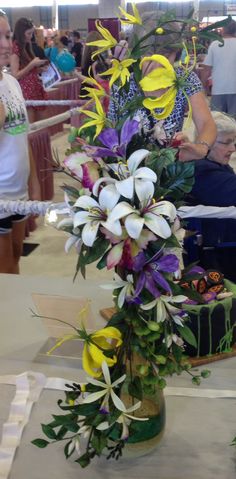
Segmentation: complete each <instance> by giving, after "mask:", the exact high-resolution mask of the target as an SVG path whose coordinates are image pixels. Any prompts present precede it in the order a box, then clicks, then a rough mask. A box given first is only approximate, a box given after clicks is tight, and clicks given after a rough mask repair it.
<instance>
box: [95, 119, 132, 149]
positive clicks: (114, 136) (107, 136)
mask: <svg viewBox="0 0 236 479" xmlns="http://www.w3.org/2000/svg"><path fill="white" fill-rule="evenodd" d="M138 129H139V123H138V121H136V120H130V119H128V120H126V121H125V122H124V124H123V126H122V129H121V132H120V138H119V133H118V131H117V130H116V129H115V128H106V129H105V130H103V131H102V133H100V135H99V136H98V139H99V140H100V141H101V143H103V145H105V147H106V148H102V147H101V148H100V147H97V148H96V151H95V154H96V156H97V157H100V158H104V157H107V156H112V157H114V158H116V157H117V156H120V157H121V158H123V157H124V156H125V153H126V148H127V145H128V143H129V142H130V140H131V139H132V137H133V136H134V135H135V133H137V132H138Z"/></svg>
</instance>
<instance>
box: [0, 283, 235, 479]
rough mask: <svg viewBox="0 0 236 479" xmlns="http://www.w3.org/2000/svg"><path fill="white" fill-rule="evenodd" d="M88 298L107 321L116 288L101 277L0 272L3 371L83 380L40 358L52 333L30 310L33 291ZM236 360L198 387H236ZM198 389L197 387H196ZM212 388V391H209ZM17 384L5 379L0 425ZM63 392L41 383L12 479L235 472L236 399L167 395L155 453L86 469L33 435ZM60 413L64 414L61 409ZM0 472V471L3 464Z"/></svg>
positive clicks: (216, 368)
mask: <svg viewBox="0 0 236 479" xmlns="http://www.w3.org/2000/svg"><path fill="white" fill-rule="evenodd" d="M32 292H37V293H44V294H57V295H67V296H70V297H76V296H78V295H79V296H81V297H84V296H86V297H91V298H92V309H93V311H94V315H95V322H96V325H97V326H99V325H101V326H102V325H103V322H102V319H101V318H100V316H99V314H98V309H99V308H102V307H106V306H111V295H110V293H109V292H108V291H107V290H103V289H100V288H99V283H98V282H97V281H89V282H86V281H84V280H83V279H82V278H79V279H78V280H76V282H75V283H74V284H73V283H72V279H70V278H53V279H51V278H45V277H24V276H17V275H4V274H1V275H0V313H1V337H0V375H3V374H19V373H21V372H23V371H27V370H33V371H37V372H42V373H44V374H46V375H47V376H55V377H56V376H60V377H63V378H65V379H66V380H70V379H71V380H75V381H76V380H83V377H84V376H83V373H82V371H81V370H80V367H79V366H77V367H76V366H75V367H74V366H73V365H72V366H69V365H68V364H66V363H65V364H64V365H62V364H60V365H59V364H58V363H57V362H56V361H55V363H52V362H51V363H48V364H47V363H46V362H44V363H43V362H40V361H39V360H38V359H37V358H38V351H39V349H40V348H41V346H42V344H44V342H45V341H46V340H47V338H48V334H47V331H46V330H45V329H44V327H43V325H42V323H41V322H40V321H39V320H38V319H35V318H32V317H31V313H30V310H29V308H32V307H34V306H33V302H32V298H31V293H32ZM235 367H236V359H235V358H233V359H228V360H224V361H219V362H217V363H215V364H212V365H211V366H210V369H211V371H212V374H211V377H210V378H209V379H207V380H204V381H203V382H202V385H201V386H200V388H197V387H194V389H195V390H196V391H197V393H198V392H199V391H200V392H202V394H205V393H207V390H208V389H215V390H222V389H224V390H225V389H230V390H235V389H236V380H235ZM168 386H171V387H175V386H181V387H182V388H186V389H183V390H182V391H186V393H188V392H189V388H191V387H192V385H191V382H190V379H189V378H188V377H186V376H181V377H179V378H178V377H174V378H170V380H169V381H168ZM197 393H196V394H197ZM206 395H207V394H206ZM13 396H14V387H13V386H9V385H4V384H1V385H0V428H1V425H2V423H3V422H4V421H5V420H6V418H7V417H8V412H9V403H10V401H11V400H12V398H13ZM60 397H61V398H63V393H60V392H59V391H52V390H44V391H43V393H42V394H41V396H40V399H39V401H38V403H37V404H35V405H34V407H33V410H32V413H31V417H30V422H29V423H28V424H27V425H26V427H25V430H24V433H23V436H22V440H21V444H20V446H19V448H18V450H17V454H16V457H15V460H14V463H13V467H12V470H11V474H10V478H9V479H23V478H24V479H25V478H27V479H42V478H50V479H65V477H66V479H78V478H80V477H81V478H82V477H83V479H111V478H112V479H121V478H124V479H137V478H143V477H146V478H149V479H189V478H191V479H233V478H234V477H235V467H236V450H235V448H233V447H230V446H229V444H230V442H231V440H232V438H233V437H234V436H235V435H236V421H235V415H236V414H235V413H236V398H235V396H234V398H227V399H209V398H207V397H202V398H199V397H183V396H170V395H166V406H167V424H166V431H165V434H164V437H163V439H162V441H161V443H160V444H159V446H158V447H157V449H156V452H155V453H152V454H150V455H148V456H145V457H142V458H136V459H129V460H128V459H122V460H119V461H118V462H115V461H114V462H113V461H107V460H106V459H105V458H104V457H102V458H100V460H97V459H96V460H95V461H94V462H93V463H92V465H91V466H89V467H88V468H86V469H84V470H82V469H80V466H78V465H77V464H75V463H74V462H72V460H70V459H69V460H67V461H66V459H65V458H64V455H63V445H62V444H54V445H52V446H49V447H48V448H46V449H43V450H40V449H37V448H36V447H34V446H33V445H32V444H31V443H30V441H31V440H32V439H34V438H35V437H42V434H41V428H40V423H47V422H49V421H50V420H51V413H56V401H57V399H58V398H60ZM58 413H59V414H60V412H59V410H58ZM0 477H1V471H0Z"/></svg>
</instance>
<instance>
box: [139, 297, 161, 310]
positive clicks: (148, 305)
mask: <svg viewBox="0 0 236 479" xmlns="http://www.w3.org/2000/svg"><path fill="white" fill-rule="evenodd" d="M156 304H157V301H156V299H154V300H153V301H150V303H147V304H141V306H140V307H141V309H144V311H148V310H149V309H152V308H154V307H155V306H156Z"/></svg>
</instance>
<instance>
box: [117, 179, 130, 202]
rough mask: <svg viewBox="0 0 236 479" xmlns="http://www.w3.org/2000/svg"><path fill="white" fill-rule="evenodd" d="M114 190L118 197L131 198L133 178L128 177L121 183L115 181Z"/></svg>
mask: <svg viewBox="0 0 236 479" xmlns="http://www.w3.org/2000/svg"><path fill="white" fill-rule="evenodd" d="M116 188H117V191H118V192H119V193H120V195H122V196H124V197H125V198H129V199H131V198H133V196H134V178H133V176H130V177H129V178H126V179H125V180H122V181H116Z"/></svg>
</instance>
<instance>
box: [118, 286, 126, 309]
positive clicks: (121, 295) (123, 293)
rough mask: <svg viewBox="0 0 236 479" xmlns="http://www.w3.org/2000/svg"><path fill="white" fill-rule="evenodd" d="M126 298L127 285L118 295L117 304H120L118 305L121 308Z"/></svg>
mask: <svg viewBox="0 0 236 479" xmlns="http://www.w3.org/2000/svg"><path fill="white" fill-rule="evenodd" d="M125 298H126V287H124V288H122V290H121V292H120V293H119V296H118V301H117V304H118V307H119V308H120V309H121V308H122V306H123V304H124V302H125Z"/></svg>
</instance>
